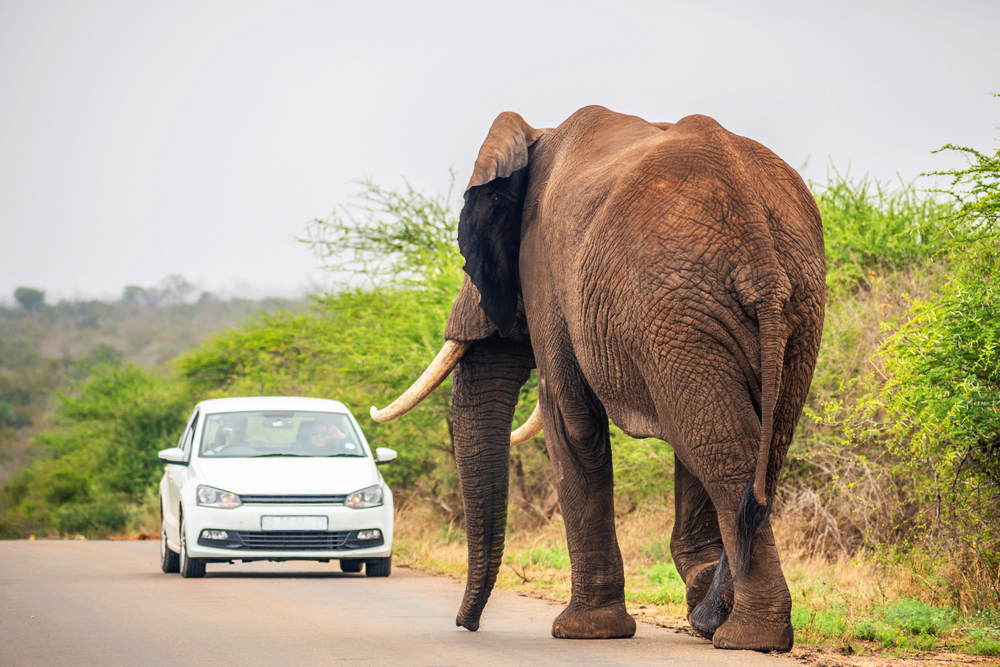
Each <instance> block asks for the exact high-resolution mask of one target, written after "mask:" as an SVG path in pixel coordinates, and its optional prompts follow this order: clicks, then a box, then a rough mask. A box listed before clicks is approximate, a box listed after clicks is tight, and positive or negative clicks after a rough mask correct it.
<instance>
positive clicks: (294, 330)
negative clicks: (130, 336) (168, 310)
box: [177, 184, 461, 511]
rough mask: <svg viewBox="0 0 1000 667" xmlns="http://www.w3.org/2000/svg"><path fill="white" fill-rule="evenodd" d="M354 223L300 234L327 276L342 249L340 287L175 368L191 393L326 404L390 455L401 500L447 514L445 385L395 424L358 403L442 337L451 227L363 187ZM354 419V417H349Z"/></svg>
mask: <svg viewBox="0 0 1000 667" xmlns="http://www.w3.org/2000/svg"><path fill="white" fill-rule="evenodd" d="M359 197H360V200H361V202H362V205H361V206H360V207H358V209H356V210H361V211H362V212H363V213H364V216H363V217H362V218H361V219H359V218H357V217H354V216H353V215H350V211H351V210H350V209H348V210H347V211H345V213H344V215H334V216H331V218H330V219H328V220H325V221H320V220H317V221H314V222H313V223H312V224H311V225H310V227H309V237H308V239H306V240H305V241H306V242H307V243H308V244H310V246H311V247H312V248H313V250H314V252H315V253H316V254H317V256H318V257H319V258H321V260H323V261H324V262H325V263H327V266H328V268H331V269H335V268H337V269H342V268H343V266H342V265H340V264H335V262H336V261H337V260H338V259H340V258H341V257H342V255H343V254H344V253H345V252H347V253H349V254H351V259H350V261H348V262H347V264H346V266H347V267H348V268H349V269H350V270H351V271H353V272H354V273H353V275H352V276H351V278H352V280H354V281H357V279H358V278H359V277H360V278H362V279H363V280H364V281H365V282H367V283H368V284H369V285H375V286H376V287H375V288H374V289H367V290H362V289H359V288H350V287H347V286H344V287H343V288H342V290H341V291H339V292H335V293H331V294H327V295H321V296H317V297H316V298H315V299H314V301H313V304H312V307H311V309H310V311H309V312H307V313H300V314H298V315H292V314H290V313H283V312H278V313H274V314H272V315H262V316H260V317H259V318H257V319H255V320H253V321H251V322H249V323H247V324H246V325H244V326H242V327H240V328H238V329H235V330H232V331H229V332H226V333H224V334H220V335H218V336H216V337H215V338H213V339H212V340H211V341H209V342H208V343H206V344H205V345H203V346H201V347H200V348H198V349H196V350H193V351H191V352H189V353H188V354H187V355H185V356H184V357H182V358H181V359H180V360H179V361H178V363H177V368H178V369H179V371H180V373H181V376H182V377H183V378H185V379H186V380H187V381H189V382H190V383H191V385H192V386H193V387H194V388H195V390H196V391H198V392H199V393H202V394H206V395H212V396H238V395H247V394H251V395H253V394H257V393H259V392H261V391H263V392H264V393H268V394H285V395H308V396H320V397H325V398H333V399H337V400H340V401H342V402H344V404H345V405H347V406H349V407H350V408H351V409H354V410H356V411H358V412H356V414H355V416H356V417H357V418H358V420H359V422H360V423H361V425H362V428H363V429H364V430H365V433H366V435H367V436H368V439H369V441H370V442H371V443H372V445H373V446H376V447H382V446H384V447H391V448H393V449H395V450H396V451H397V452H398V453H399V458H398V459H397V461H396V463H394V464H393V465H391V466H386V467H384V468H383V469H382V471H383V474H384V475H385V476H386V478H387V480H388V481H389V483H390V484H391V485H392V486H393V487H394V488H395V489H397V492H398V491H402V492H403V494H404V496H405V495H407V494H409V493H412V492H413V491H415V490H417V488H418V486H419V487H420V488H421V489H422V490H423V491H425V492H427V493H429V494H431V495H433V496H435V497H438V498H439V499H440V500H441V501H442V502H443V503H444V506H447V507H450V508H452V509H453V511H459V508H460V504H459V503H457V502H456V501H455V498H454V497H455V496H456V494H457V490H458V484H457V473H456V472H455V467H454V461H453V460H452V456H453V454H452V443H451V435H450V428H451V427H450V400H449V396H450V391H449V390H450V385H451V383H450V380H446V381H445V383H444V384H443V385H442V387H441V388H439V389H438V390H437V391H436V392H434V393H433V394H432V395H431V396H430V397H429V398H427V399H426V400H425V401H424V402H423V403H422V404H421V405H420V407H419V408H417V409H416V410H414V411H412V412H411V413H410V414H409V415H407V418H406V419H401V420H396V421H394V422H391V423H389V424H377V423H375V422H373V421H371V419H370V418H369V417H368V415H367V414H366V413H367V410H366V408H367V406H369V405H372V404H377V405H380V406H384V405H386V404H387V403H389V402H390V401H392V400H394V399H395V398H396V397H397V396H398V395H399V394H400V393H402V392H403V391H405V389H406V388H407V387H409V386H410V384H412V382H413V381H414V380H416V379H417V377H419V375H420V373H422V372H423V370H424V368H426V366H427V364H428V363H429V362H430V361H431V360H432V359H433V358H434V355H435V354H436V353H437V351H438V350H439V349H440V347H441V345H442V344H443V342H444V339H443V337H442V333H443V331H444V325H445V321H446V319H447V316H448V312H449V311H450V309H451V302H452V300H453V299H454V296H455V294H457V293H458V289H459V287H460V279H461V257H460V255H459V254H458V252H457V249H456V248H455V245H454V241H453V238H454V234H455V229H456V226H457V219H456V218H455V216H454V215H453V214H452V213H451V211H450V210H449V208H448V206H447V202H446V200H445V199H444V198H439V199H427V198H424V197H423V196H421V195H419V194H417V193H415V192H414V191H413V190H412V189H407V190H406V191H405V192H403V193H397V192H392V191H386V190H383V189H381V188H379V187H377V186H375V185H372V184H367V185H366V190H365V191H364V192H363V193H362V194H361V195H360V196H359ZM360 411H365V413H361V412H360Z"/></svg>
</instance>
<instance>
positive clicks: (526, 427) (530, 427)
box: [510, 403, 542, 447]
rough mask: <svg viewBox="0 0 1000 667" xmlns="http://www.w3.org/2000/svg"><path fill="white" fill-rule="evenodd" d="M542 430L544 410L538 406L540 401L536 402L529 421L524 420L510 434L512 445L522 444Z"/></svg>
mask: <svg viewBox="0 0 1000 667" xmlns="http://www.w3.org/2000/svg"><path fill="white" fill-rule="evenodd" d="M541 432H542V411H541V410H540V409H539V407H538V403H535V409H534V410H532V412H531V416H530V417H528V421H526V422H524V423H523V424H521V426H519V427H518V428H517V430H515V431H514V432H513V433H511V434H510V446H511V447H514V446H515V445H520V444H522V443H525V442H528V441H529V440H531V439H532V438H534V437H535V436H536V435H538V434H539V433H541Z"/></svg>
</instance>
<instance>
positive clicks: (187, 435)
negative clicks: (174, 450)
mask: <svg viewBox="0 0 1000 667" xmlns="http://www.w3.org/2000/svg"><path fill="white" fill-rule="evenodd" d="M197 426H198V413H197V412H195V413H194V414H193V415H191V419H190V420H188V425H187V428H186V429H184V436H183V437H182V438H181V444H180V448H181V449H183V450H184V458H185V460H190V458H191V445H192V443H194V430H195V428H196V427H197Z"/></svg>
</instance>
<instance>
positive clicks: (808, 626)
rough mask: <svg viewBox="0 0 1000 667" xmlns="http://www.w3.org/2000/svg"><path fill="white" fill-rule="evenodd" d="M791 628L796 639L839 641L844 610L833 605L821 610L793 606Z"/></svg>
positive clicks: (843, 628)
mask: <svg viewBox="0 0 1000 667" xmlns="http://www.w3.org/2000/svg"><path fill="white" fill-rule="evenodd" d="M792 628H794V630H795V634H796V636H797V638H802V637H808V638H810V639H813V640H815V639H820V638H822V639H839V638H841V637H842V636H843V635H844V632H845V630H846V624H845V622H844V609H843V607H842V606H841V605H833V606H830V607H827V608H826V609H821V610H818V611H817V610H810V609H807V608H805V607H802V606H799V605H795V606H793V607H792Z"/></svg>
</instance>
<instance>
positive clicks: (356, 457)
mask: <svg viewBox="0 0 1000 667" xmlns="http://www.w3.org/2000/svg"><path fill="white" fill-rule="evenodd" d="M320 456H323V457H325V458H328V459H332V458H335V457H337V456H346V457H350V458H353V459H363V458H365V455H364V454H321V455H320Z"/></svg>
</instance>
